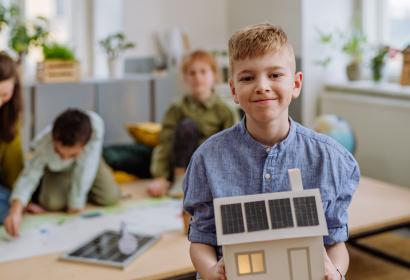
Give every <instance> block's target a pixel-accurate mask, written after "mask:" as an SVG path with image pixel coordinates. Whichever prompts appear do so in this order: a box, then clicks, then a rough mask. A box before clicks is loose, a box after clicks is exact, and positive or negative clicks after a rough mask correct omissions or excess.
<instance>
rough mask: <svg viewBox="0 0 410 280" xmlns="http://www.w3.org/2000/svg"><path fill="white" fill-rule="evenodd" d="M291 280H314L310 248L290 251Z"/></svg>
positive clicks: (291, 249)
mask: <svg viewBox="0 0 410 280" xmlns="http://www.w3.org/2000/svg"><path fill="white" fill-rule="evenodd" d="M288 260H289V274H290V280H312V273H311V268H310V258H309V248H308V247H301V248H290V249H288Z"/></svg>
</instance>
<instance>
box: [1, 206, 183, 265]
mask: <svg viewBox="0 0 410 280" xmlns="http://www.w3.org/2000/svg"><path fill="white" fill-rule="evenodd" d="M122 208H124V207H122ZM181 212H182V202H181V201H180V200H162V201H158V202H154V203H152V201H151V202H149V201H146V202H137V203H135V204H134V205H132V206H128V207H125V209H121V211H116V210H115V209H114V208H111V209H109V210H104V209H102V215H100V216H97V217H93V218H82V217H78V216H77V217H71V216H67V215H54V216H45V217H43V218H42V219H41V218H37V217H41V216H28V217H27V218H24V223H25V225H23V227H22V232H21V234H20V237H19V238H16V239H13V238H10V237H8V236H7V234H6V233H5V232H4V228H0V261H10V260H16V259H21V258H26V257H31V256H36V255H42V254H48V253H53V252H61V251H68V250H72V249H74V248H75V247H77V246H79V245H80V244H82V243H84V242H85V241H86V240H87V239H91V238H92V237H93V236H95V235H97V234H98V233H100V232H102V231H104V230H107V229H111V230H119V228H120V224H121V222H125V223H126V224H127V226H128V230H129V231H130V232H134V233H141V234H161V233H163V232H166V231H171V230H181V231H182V228H183V222H182V217H181ZM30 219H34V220H31V221H30ZM63 219H65V220H63Z"/></svg>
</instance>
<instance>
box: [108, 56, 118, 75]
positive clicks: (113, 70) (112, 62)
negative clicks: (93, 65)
mask: <svg viewBox="0 0 410 280" xmlns="http://www.w3.org/2000/svg"><path fill="white" fill-rule="evenodd" d="M107 65H108V77H109V78H111V79H116V78H120V77H121V74H122V73H121V68H120V61H119V59H118V58H108V59H107Z"/></svg>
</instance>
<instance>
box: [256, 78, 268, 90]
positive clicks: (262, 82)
mask: <svg viewBox="0 0 410 280" xmlns="http://www.w3.org/2000/svg"><path fill="white" fill-rule="evenodd" d="M255 90H256V92H257V93H266V92H270V91H271V88H270V83H269V81H268V80H267V79H266V78H264V77H261V78H259V79H258V80H257V84H256V89H255Z"/></svg>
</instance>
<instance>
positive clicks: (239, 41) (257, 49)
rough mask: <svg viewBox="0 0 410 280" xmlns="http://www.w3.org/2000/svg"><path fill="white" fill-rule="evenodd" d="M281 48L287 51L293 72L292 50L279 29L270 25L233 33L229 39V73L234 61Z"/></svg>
mask: <svg viewBox="0 0 410 280" xmlns="http://www.w3.org/2000/svg"><path fill="white" fill-rule="evenodd" d="M283 47H286V48H287V49H288V51H289V59H290V62H291V66H292V71H293V72H295V68H296V66H295V65H296V62H295V55H294V52H293V48H292V45H291V44H290V42H289V41H288V36H287V35H286V33H285V32H284V31H283V30H282V29H281V28H280V27H278V26H274V25H272V24H270V23H260V24H255V25H250V26H247V27H245V28H243V29H241V30H239V31H237V32H235V33H234V34H233V35H232V37H231V38H230V39H229V66H230V68H231V73H232V69H233V63H234V62H235V61H238V60H242V59H246V58H254V57H258V56H262V55H265V54H267V53H269V52H276V51H279V50H281V49H282V48H283Z"/></svg>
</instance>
